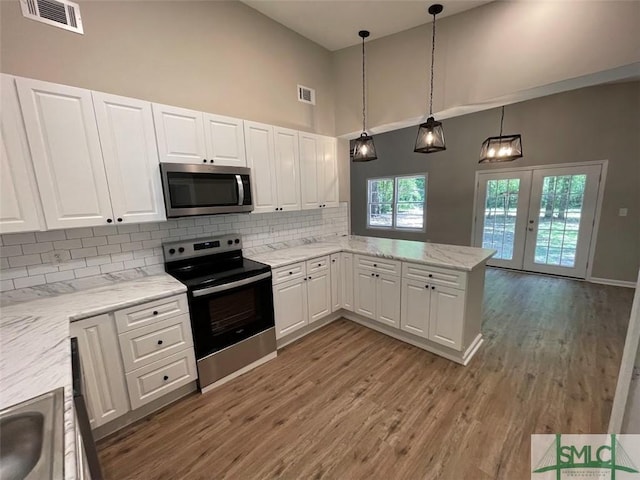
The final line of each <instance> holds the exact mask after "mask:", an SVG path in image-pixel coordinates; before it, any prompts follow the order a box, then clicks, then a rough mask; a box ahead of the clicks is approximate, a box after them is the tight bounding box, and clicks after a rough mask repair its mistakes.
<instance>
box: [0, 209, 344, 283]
mask: <svg viewBox="0 0 640 480" xmlns="http://www.w3.org/2000/svg"><path fill="white" fill-rule="evenodd" d="M348 215H349V209H348V206H347V204H346V203H341V204H340V206H339V207H337V208H327V209H322V210H302V211H298V212H273V213H257V214H234V215H215V216H207V217H193V218H182V219H176V220H168V221H166V222H159V223H141V224H133V225H113V226H112V225H108V226H104V227H93V228H90V227H89V228H74V229H69V230H51V231H47V232H34V233H16V234H6V235H0V262H1V263H0V278H1V280H0V291H8V290H14V289H20V288H26V287H32V286H35V285H42V284H46V283H54V282H60V281H65V280H73V279H79V278H87V277H92V276H97V275H103V274H107V273H113V272H122V271H127V270H133V269H136V268H141V267H142V268H149V269H150V270H151V271H154V270H156V271H158V272H159V271H162V270H163V267H162V263H163V258H162V248H161V244H162V242H164V241H168V240H180V239H184V238H193V237H202V236H207V235H216V234H225V233H240V234H242V238H243V243H244V247H245V248H254V247H259V246H261V245H266V244H271V243H278V242H283V241H287V240H297V239H302V238H307V237H318V236H326V235H346V234H348V231H349V220H348Z"/></svg>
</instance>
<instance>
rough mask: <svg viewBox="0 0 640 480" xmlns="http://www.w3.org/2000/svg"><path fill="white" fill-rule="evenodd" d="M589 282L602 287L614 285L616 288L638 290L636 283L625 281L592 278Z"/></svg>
mask: <svg viewBox="0 0 640 480" xmlns="http://www.w3.org/2000/svg"><path fill="white" fill-rule="evenodd" d="M587 281H588V282H591V283H599V284H601V285H613V286H614V287H625V288H636V284H635V282H626V281H624V280H612V279H610V278H597V277H590V278H589V279H588V280H587Z"/></svg>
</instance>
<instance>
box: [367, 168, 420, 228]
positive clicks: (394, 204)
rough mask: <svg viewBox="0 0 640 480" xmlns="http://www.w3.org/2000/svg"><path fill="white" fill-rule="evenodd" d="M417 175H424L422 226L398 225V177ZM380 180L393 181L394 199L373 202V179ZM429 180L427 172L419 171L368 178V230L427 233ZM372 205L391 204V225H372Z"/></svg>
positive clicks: (413, 176)
mask: <svg viewBox="0 0 640 480" xmlns="http://www.w3.org/2000/svg"><path fill="white" fill-rule="evenodd" d="M415 177H424V202H422V228H411V227H399V226H398V225H397V218H398V216H397V214H396V209H397V207H398V179H401V178H415ZM379 180H391V181H392V182H393V201H392V202H391V203H389V202H378V203H375V204H372V203H371V192H370V188H369V187H370V185H371V182H372V181H379ZM428 181H429V175H428V174H427V172H419V173H404V174H401V175H387V176H382V177H371V178H367V212H366V215H367V221H366V227H365V228H366V229H367V230H388V231H393V232H415V233H426V231H427V189H428ZM402 203H420V202H402ZM371 205H391V226H385V225H371V224H370V223H369V221H370V220H371V210H370V207H371Z"/></svg>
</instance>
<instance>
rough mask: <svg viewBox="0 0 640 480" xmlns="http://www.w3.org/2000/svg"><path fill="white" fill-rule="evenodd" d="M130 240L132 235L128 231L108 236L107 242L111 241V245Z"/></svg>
mask: <svg viewBox="0 0 640 480" xmlns="http://www.w3.org/2000/svg"><path fill="white" fill-rule="evenodd" d="M130 241H131V237H130V236H129V234H128V233H123V234H120V235H109V236H107V242H108V243H109V245H113V244H114V243H129V242H130Z"/></svg>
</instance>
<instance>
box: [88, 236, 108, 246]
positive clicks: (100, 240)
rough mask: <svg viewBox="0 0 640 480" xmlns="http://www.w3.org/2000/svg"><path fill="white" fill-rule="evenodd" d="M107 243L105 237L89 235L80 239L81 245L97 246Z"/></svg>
mask: <svg viewBox="0 0 640 480" xmlns="http://www.w3.org/2000/svg"><path fill="white" fill-rule="evenodd" d="M106 244H107V237H104V236H102V237H89V238H83V239H82V246H83V247H99V246H101V245H106Z"/></svg>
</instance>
